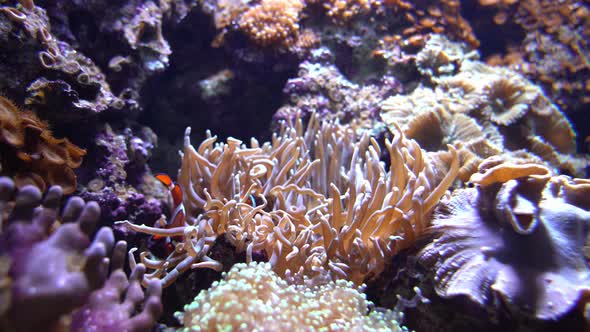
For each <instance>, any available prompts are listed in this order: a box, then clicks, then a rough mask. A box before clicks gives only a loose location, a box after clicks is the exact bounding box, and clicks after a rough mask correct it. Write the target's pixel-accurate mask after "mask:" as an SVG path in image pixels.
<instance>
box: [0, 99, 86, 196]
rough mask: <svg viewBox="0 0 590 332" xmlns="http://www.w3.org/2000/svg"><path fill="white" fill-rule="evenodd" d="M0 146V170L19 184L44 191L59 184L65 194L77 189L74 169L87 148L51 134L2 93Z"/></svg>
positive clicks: (80, 161) (45, 125) (28, 112)
mask: <svg viewBox="0 0 590 332" xmlns="http://www.w3.org/2000/svg"><path fill="white" fill-rule="evenodd" d="M0 146H1V147H0V151H1V152H0V154H1V155H2V173H4V174H11V175H14V176H15V177H16V179H15V180H16V183H17V185H18V186H23V185H25V184H34V185H36V186H38V187H40V188H41V189H42V190H45V189H46V188H47V186H50V185H60V186H61V187H62V188H63V191H64V193H66V194H70V193H72V192H74V190H76V175H75V174H74V171H73V169H74V168H77V167H79V166H80V164H81V163H82V157H83V156H84V155H85V154H86V151H85V150H84V149H82V148H80V147H78V146H76V145H74V144H72V143H71V142H70V141H68V139H67V138H62V139H58V138H55V137H53V135H52V133H51V131H50V130H49V126H48V125H47V123H45V122H43V121H41V120H40V119H39V118H38V117H37V116H36V115H35V114H34V113H32V112H30V111H20V110H19V109H18V108H17V107H16V106H15V105H14V104H13V103H12V102H11V101H10V100H8V99H7V98H5V97H1V96H0Z"/></svg>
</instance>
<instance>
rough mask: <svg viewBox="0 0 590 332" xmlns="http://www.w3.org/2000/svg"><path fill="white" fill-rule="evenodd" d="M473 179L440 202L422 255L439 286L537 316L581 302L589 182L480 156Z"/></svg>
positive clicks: (589, 282) (586, 289)
mask: <svg viewBox="0 0 590 332" xmlns="http://www.w3.org/2000/svg"><path fill="white" fill-rule="evenodd" d="M471 181H472V182H473V183H474V184H475V187H474V188H468V189H460V190H457V191H455V192H454V194H453V196H452V198H450V200H447V201H443V202H441V205H440V207H439V208H438V209H437V212H436V214H435V217H434V220H433V221H432V228H431V232H432V233H433V234H434V236H435V239H434V240H433V241H432V242H431V243H430V244H428V245H427V246H426V247H425V248H424V249H423V250H422V252H421V253H420V255H419V257H420V260H421V261H422V262H423V263H424V264H425V265H427V266H429V267H433V268H434V283H435V289H436V291H437V293H438V294H439V295H440V296H442V297H454V296H458V295H463V296H466V297H467V298H468V299H469V300H470V301H473V302H475V303H477V304H479V305H480V306H482V307H497V306H499V305H500V304H503V305H505V306H507V307H508V308H509V309H510V310H512V311H513V312H521V313H524V314H526V315H530V316H532V317H536V318H538V319H542V320H554V319H558V318H560V317H562V316H563V315H564V314H566V313H568V312H570V311H571V310H574V308H576V307H578V308H583V307H584V305H585V304H586V303H587V301H588V299H589V295H590V268H589V266H588V259H589V257H588V256H585V247H587V245H588V243H587V241H588V239H589V237H588V235H589V232H588V230H589V229H590V227H589V226H590V212H589V209H590V200H589V199H588V197H590V196H589V194H590V181H589V180H587V179H577V178H576V179H572V178H570V177H568V176H564V175H554V174H553V173H552V171H551V170H550V169H549V168H547V167H546V166H544V165H542V164H534V163H524V164H515V163H512V162H506V161H504V160H503V159H502V158H499V157H494V158H489V159H486V160H485V161H484V162H482V164H481V165H480V167H479V172H478V173H475V174H473V176H472V177H471Z"/></svg>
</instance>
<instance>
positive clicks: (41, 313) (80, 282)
mask: <svg viewBox="0 0 590 332" xmlns="http://www.w3.org/2000/svg"><path fill="white" fill-rule="evenodd" d="M62 194H63V192H62V190H61V188H60V187H58V186H53V187H51V188H50V189H49V191H48V192H47V194H46V195H45V198H43V199H42V197H41V192H40V191H39V189H37V188H36V187H33V186H25V187H23V188H21V189H20V190H15V184H14V182H13V181H12V180H11V179H9V178H5V177H3V178H0V202H1V203H0V206H1V207H2V211H0V212H1V214H2V220H1V222H2V224H1V225H0V226H1V233H0V254H1V256H2V257H3V258H4V257H8V258H9V264H10V268H9V272H8V276H9V277H10V279H11V280H12V283H11V285H9V292H10V295H11V296H10V303H8V310H7V311H6V312H5V313H4V314H3V315H2V317H0V326H2V328H3V329H6V330H7V331H8V330H9V331H42V330H50V329H51V328H52V327H53V326H55V325H56V324H57V323H58V321H59V319H60V318H61V316H62V315H65V314H68V313H69V312H70V311H72V310H73V309H75V308H77V307H78V306H80V305H82V304H84V303H85V302H86V300H87V298H88V296H89V294H90V292H91V291H92V290H94V289H97V288H99V287H101V285H102V283H103V282H104V280H105V279H106V273H107V271H106V270H105V260H106V259H107V258H106V257H107V256H108V255H109V253H110V251H111V248H112V247H113V244H114V238H113V233H112V231H111V230H110V229H109V228H102V229H100V230H99V231H98V232H97V233H96V235H95V237H94V240H91V238H90V235H91V234H92V233H93V232H94V228H95V225H96V222H97V220H98V217H99V215H100V210H99V208H98V206H97V205H96V203H88V204H86V203H84V201H83V200H81V199H80V198H78V197H73V198H70V199H69V200H68V202H67V204H66V206H65V208H64V209H63V212H62V213H61V214H60V213H59V210H60V206H59V203H60V199H61V197H62ZM58 219H59V220H58ZM60 222H61V224H60ZM3 260H4V259H3ZM5 291H6V289H5V290H3V292H5Z"/></svg>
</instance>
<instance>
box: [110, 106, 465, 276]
mask: <svg viewBox="0 0 590 332" xmlns="http://www.w3.org/2000/svg"><path fill="white" fill-rule="evenodd" d="M189 134H190V129H187V132H186V136H185V146H184V153H183V160H182V166H181V170H180V175H179V179H178V182H179V184H180V186H181V188H182V189H183V192H184V193H185V198H184V208H185V210H186V216H187V219H186V221H185V225H183V226H177V227H173V228H154V227H148V226H145V225H135V224H132V223H130V222H128V221H125V222H122V223H121V224H122V225H123V226H125V227H127V228H130V229H132V230H135V231H137V232H143V233H148V234H152V235H157V236H165V237H180V238H181V239H182V240H181V241H180V242H178V243H177V244H176V249H175V250H174V252H172V253H171V254H170V255H169V256H168V257H166V258H157V257H154V256H153V255H151V254H150V253H149V252H143V253H142V254H141V255H140V257H141V262H142V263H144V264H145V265H146V266H147V267H148V268H150V269H153V270H154V271H153V272H152V273H151V274H150V275H149V276H148V279H149V278H150V277H155V278H161V279H162V282H163V284H164V285H165V286H168V285H170V284H171V283H172V282H173V281H174V280H175V279H176V278H177V277H178V276H179V274H180V273H183V272H185V271H186V270H188V269H189V268H211V269H215V270H220V269H221V268H222V266H221V264H220V263H219V262H217V261H214V260H212V259H211V258H210V257H209V256H208V252H209V250H210V248H211V246H212V245H213V243H214V241H215V239H216V238H217V236H219V235H222V234H225V238H226V239H227V240H228V241H229V242H230V243H231V244H232V245H234V246H235V247H236V250H237V251H244V250H245V251H246V256H247V259H248V261H251V260H252V253H253V252H265V253H266V255H267V257H269V261H270V263H271V265H272V267H273V270H274V271H275V272H277V273H278V274H279V275H281V276H285V277H286V278H287V279H288V280H289V281H290V282H292V283H309V284H316V283H318V282H321V280H326V279H340V278H344V279H347V280H351V281H353V282H355V283H357V284H360V283H362V282H363V281H364V280H366V279H368V278H371V277H375V276H376V275H378V274H379V273H380V272H381V271H382V269H383V267H384V265H385V264H386V262H387V261H388V259H389V258H390V257H392V256H393V255H394V254H395V253H397V252H398V251H399V250H402V249H404V248H407V247H408V246H411V245H412V244H413V243H414V241H415V240H416V237H417V236H418V235H419V234H420V233H421V232H422V231H423V229H424V228H425V227H426V226H427V224H428V220H429V219H428V216H429V213H430V212H431V211H432V209H433V208H434V206H435V204H436V203H437V202H438V200H439V199H440V197H441V196H442V195H443V194H444V193H445V192H446V189H447V188H448V187H449V186H450V184H451V183H452V182H453V181H454V179H455V176H456V174H457V172H458V160H457V156H456V151H455V150H454V149H453V148H452V147H450V148H449V150H450V152H449V158H448V159H449V160H450V163H449V165H448V166H446V168H448V172H447V173H446V174H445V175H444V176H443V175H440V174H437V173H439V172H440V171H439V170H438V169H437V168H436V167H435V165H434V164H433V163H432V161H431V160H430V159H428V158H427V156H425V155H424V154H423V151H422V150H421V149H420V147H419V146H418V145H417V143H416V142H415V141H412V140H408V139H406V138H405V137H404V136H403V134H402V133H401V132H398V134H397V135H396V137H395V138H394V139H393V140H392V141H389V140H387V141H386V142H385V145H386V147H387V152H388V154H389V165H390V168H391V169H390V170H389V171H386V170H385V165H384V164H383V163H382V162H381V161H380V155H381V148H380V147H379V146H378V145H377V142H376V141H375V140H374V139H370V138H369V136H368V135H367V134H366V133H365V134H362V135H359V136H357V135H356V134H355V133H354V131H353V130H352V128H351V127H350V126H341V125H338V124H335V123H330V122H323V123H320V122H318V121H317V118H316V117H315V115H312V117H311V119H310V121H309V124H308V128H307V129H306V130H304V129H303V123H302V121H301V119H299V118H297V119H296V121H294V122H293V123H285V124H284V125H283V127H282V129H281V130H280V132H279V133H278V134H276V135H275V136H273V140H272V142H268V143H265V144H263V145H260V144H259V143H258V142H257V141H255V140H252V141H251V145H250V147H246V146H245V145H243V144H242V142H241V141H238V140H235V139H229V140H228V142H227V143H225V144H215V140H216V138H215V137H209V138H208V139H206V140H205V141H204V142H203V143H201V145H200V146H199V147H198V148H197V149H195V148H194V147H193V146H192V145H191V144H190V139H189ZM339 170H340V171H339ZM133 264H134V263H133V262H132V266H133Z"/></svg>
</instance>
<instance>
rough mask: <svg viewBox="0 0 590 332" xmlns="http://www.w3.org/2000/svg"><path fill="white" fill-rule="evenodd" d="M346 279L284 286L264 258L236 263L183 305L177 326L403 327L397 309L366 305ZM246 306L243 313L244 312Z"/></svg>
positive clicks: (213, 328) (222, 328)
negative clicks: (379, 309) (326, 282)
mask: <svg viewBox="0 0 590 332" xmlns="http://www.w3.org/2000/svg"><path fill="white" fill-rule="evenodd" d="M368 305H370V302H368V301H367V300H366V298H365V296H364V294H362V293H361V292H360V291H359V290H358V289H357V288H355V287H354V285H353V284H352V283H351V282H346V281H343V280H340V281H336V282H330V283H328V284H326V285H323V286H320V287H315V288H308V287H305V286H289V285H288V284H287V283H286V282H285V281H284V280H282V279H281V278H280V277H279V276H278V275H277V274H276V273H274V272H273V271H272V270H271V267H270V265H269V264H268V263H256V262H253V263H250V264H248V265H246V264H236V265H235V266H234V267H233V268H232V269H231V270H230V271H229V272H228V273H227V274H225V275H224V280H222V281H220V282H215V283H214V284H213V286H212V287H211V288H210V289H208V290H204V291H202V292H201V293H199V295H197V297H196V298H195V300H194V301H193V302H192V303H190V304H188V305H186V306H185V308H184V310H185V312H183V313H177V317H178V318H179V319H180V321H181V322H182V323H183V325H184V326H185V328H184V329H181V330H180V331H187V332H188V331H195V330H198V331H229V330H232V331H237V330H239V331H251V330H264V331H279V330H289V331H322V330H329V331H357V330H358V331H405V330H406V329H405V328H403V327H401V326H400V320H401V319H402V315H401V314H400V313H397V312H394V311H391V310H384V311H376V310H372V311H370V312H369V314H367V310H368V309H367V306H368ZM244 308H248V309H247V310H248V313H247V314H245V313H244Z"/></svg>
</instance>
